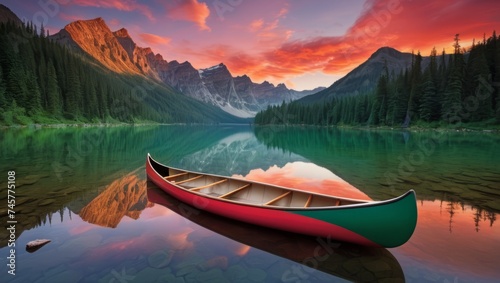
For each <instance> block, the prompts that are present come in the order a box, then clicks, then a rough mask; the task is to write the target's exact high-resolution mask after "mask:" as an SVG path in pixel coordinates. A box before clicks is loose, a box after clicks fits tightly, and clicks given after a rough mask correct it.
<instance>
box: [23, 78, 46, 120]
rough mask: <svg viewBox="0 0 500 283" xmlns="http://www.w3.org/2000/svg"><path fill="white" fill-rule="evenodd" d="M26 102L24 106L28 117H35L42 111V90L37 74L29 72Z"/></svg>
mask: <svg viewBox="0 0 500 283" xmlns="http://www.w3.org/2000/svg"><path fill="white" fill-rule="evenodd" d="M26 90H27V95H26V102H25V104H24V106H25V108H26V111H27V113H28V115H30V116H34V115H36V114H37V113H38V112H40V111H41V110H42V104H41V95H40V89H39V88H38V82H37V80H36V76H35V74H33V72H31V71H28V72H27V74H26Z"/></svg>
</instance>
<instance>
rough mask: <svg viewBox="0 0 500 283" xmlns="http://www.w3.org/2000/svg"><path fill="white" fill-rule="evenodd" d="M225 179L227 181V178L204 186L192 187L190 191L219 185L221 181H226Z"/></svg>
mask: <svg viewBox="0 0 500 283" xmlns="http://www.w3.org/2000/svg"><path fill="white" fill-rule="evenodd" d="M225 181H227V179H223V180H220V181H217V182H215V183H211V184H208V185H204V186H201V187H196V188H192V189H189V190H190V191H199V190H201V189H205V188H208V187H212V186H215V185H218V184H220V183H224V182H225Z"/></svg>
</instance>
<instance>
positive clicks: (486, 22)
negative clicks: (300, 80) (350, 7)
mask: <svg viewBox="0 0 500 283" xmlns="http://www.w3.org/2000/svg"><path fill="white" fill-rule="evenodd" d="M365 7H366V8H365V10H364V12H363V13H362V14H361V16H360V17H359V18H358V19H357V21H356V22H355V23H354V24H353V26H352V27H350V29H349V30H348V31H347V32H346V34H344V35H343V36H337V37H319V38H312V39H307V40H297V41H291V42H287V43H284V44H282V45H281V46H280V47H278V48H276V49H274V50H272V51H267V52H263V53H260V54H258V55H257V56H255V55H253V56H250V55H244V54H243V55H242V54H241V52H238V54H236V53H235V54H234V55H231V56H228V58H229V59H230V60H228V62H227V65H228V67H229V68H230V69H231V70H234V71H235V73H247V74H250V75H251V76H252V78H255V79H262V78H266V77H274V78H286V77H289V76H296V75H297V74H302V73H306V72H313V71H323V72H325V73H329V74H337V75H342V74H345V73H347V72H349V71H350V70H352V69H353V68H355V67H356V66H358V65H359V64H360V63H362V62H363V61H365V60H366V59H367V58H368V57H369V56H370V55H371V54H372V53H374V52H375V51H376V50H377V49H378V48H380V47H383V46H391V47H394V48H396V49H398V50H401V51H404V52H411V51H412V50H414V51H417V50H419V51H421V53H422V55H428V54H430V50H431V49H432V48H433V47H434V46H435V47H436V48H437V49H438V50H441V49H443V48H446V49H447V50H451V46H452V43H453V37H454V35H455V34H457V33H459V34H460V38H461V42H462V46H468V45H470V44H471V42H472V39H473V38H476V39H482V38H483V34H484V33H487V36H489V35H490V34H491V33H492V32H493V30H494V29H495V28H496V27H498V26H499V24H500V17H498V10H499V4H498V2H497V1H495V0H483V1H471V0H460V1H453V0H445V1H404V0H369V1H368V2H367V4H366V6H365Z"/></svg>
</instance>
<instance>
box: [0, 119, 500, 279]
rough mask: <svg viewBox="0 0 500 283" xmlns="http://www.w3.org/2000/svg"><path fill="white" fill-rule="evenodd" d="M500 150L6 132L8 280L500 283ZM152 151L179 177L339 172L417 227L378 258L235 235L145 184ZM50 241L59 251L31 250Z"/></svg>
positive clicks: (195, 130)
mask: <svg viewBox="0 0 500 283" xmlns="http://www.w3.org/2000/svg"><path fill="white" fill-rule="evenodd" d="M499 144H500V136H499V135H498V134H491V133H470V132H469V133H462V132H435V131H428V132H404V131H374V130H371V131H368V130H355V129H326V128H313V127H304V128H301V127H291V128H290V127H288V128H287V127H262V128H251V127H249V126H212V127H202V126H142V127H102V128H101V127H93V128H63V129H34V128H28V129H7V130H2V131H0V152H1V156H2V163H1V165H0V169H1V170H0V172H2V174H1V175H2V176H3V177H1V179H0V184H1V187H0V202H1V203H3V204H2V205H1V206H0V217H1V221H2V222H3V223H4V226H5V227H9V225H10V224H7V221H9V220H12V219H9V217H8V216H9V212H8V209H10V208H9V207H8V206H7V199H8V191H7V185H8V183H7V182H8V173H7V172H9V171H15V179H16V180H15V185H16V189H15V193H12V192H11V193H10V194H15V197H16V198H15V200H16V203H15V207H14V211H15V218H14V220H15V221H17V223H15V236H16V237H15V240H16V242H15V244H16V246H15V256H16V262H15V264H16V272H15V273H16V275H15V276H12V275H10V274H8V273H7V272H8V270H9V267H6V263H8V259H7V257H8V256H9V255H10V249H11V248H10V247H8V244H9V237H10V233H9V230H4V231H3V232H2V233H1V234H0V235H1V237H0V258H1V259H2V261H1V262H2V266H3V267H2V272H3V273H4V274H2V278H7V281H8V282H154V281H158V282H332V281H333V282H336V281H339V282H342V281H343V280H351V281H372V282H374V281H380V280H382V279H394V278H397V279H398V280H396V281H402V280H406V281H407V282H494V281H496V279H498V278H500V271H499V270H498V268H497V266H498V262H499V260H500V256H499V255H498V251H499V250H500V228H499V224H498V223H497V222H496V220H497V216H498V213H499V212H500V148H499V146H498V145H499ZM148 152H149V153H151V155H152V156H153V157H154V158H155V159H156V160H158V161H161V162H162V163H166V164H169V165H171V166H174V167H178V168H185V169H190V170H195V171H201V172H210V173H215V174H220V175H229V176H231V175H235V174H237V175H243V176H246V175H248V174H249V173H251V172H261V174H262V175H263V176H267V178H268V179H271V180H273V179H275V180H276V181H280V180H281V181H284V180H283V179H286V180H285V181H288V182H293V181H294V180H298V179H299V177H300V180H301V182H302V183H301V184H303V183H304V179H306V180H307V179H309V180H307V181H308V182H309V183H312V182H313V181H317V180H323V179H328V178H329V177H328V176H330V174H332V175H333V174H335V175H337V176H340V177H341V178H342V179H344V180H345V181H347V182H349V183H350V184H352V185H354V186H355V187H356V188H358V189H359V190H360V191H361V192H362V193H364V194H366V195H367V196H368V197H370V198H372V199H375V200H381V199H388V198H391V197H395V196H399V195H401V194H402V193H403V192H406V191H407V190H408V189H414V190H415V191H416V192H417V198H418V201H419V203H418V207H419V220H418V224H417V229H416V231H415V233H414V235H413V237H412V238H411V239H410V241H409V242H408V243H406V244H405V245H403V246H401V247H398V248H394V249H388V250H385V249H383V250H373V249H366V248H361V247H355V246H351V245H348V244H343V243H334V242H329V241H327V242H326V244H325V242H324V241H326V240H323V242H322V240H318V239H311V238H308V237H301V236H297V235H291V234H286V233H279V232H276V231H273V230H266V229H261V228H258V227H254V226H250V225H244V224H240V223H234V222H232V221H229V220H227V219H221V218H217V217H214V216H212V215H207V214H206V213H203V212H202V211H198V210H196V209H195V208H190V207H188V206H186V205H184V204H182V203H179V202H176V201H175V200H173V199H171V198H169V197H168V196H166V195H165V194H163V193H162V192H161V191H159V190H158V188H156V187H154V186H153V185H151V184H147V183H146V177H145V173H144V163H145V159H146V154H147V153H148ZM319 172H322V173H321V174H322V175H321V174H320V173H319ZM325 172H326V173H325ZM319 175H321V176H319ZM297 182H298V181H297ZM297 184H298V183H297ZM292 185H293V183H292ZM304 189H307V188H304ZM331 193H335V192H333V191H332V192H331ZM41 238H46V239H50V240H51V242H50V243H49V244H47V245H46V246H44V247H42V248H41V249H39V250H38V251H36V252H34V253H28V252H27V251H26V250H25V245H26V243H27V242H29V241H31V240H34V239H41ZM297 247H302V249H300V248H297ZM291 251H293V252H291ZM318 251H322V252H318ZM2 282H3V279H2Z"/></svg>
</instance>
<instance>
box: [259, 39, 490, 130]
mask: <svg viewBox="0 0 500 283" xmlns="http://www.w3.org/2000/svg"><path fill="white" fill-rule="evenodd" d="M453 47H454V53H453V54H450V55H447V54H445V52H444V51H443V52H442V53H441V54H439V55H438V54H437V51H436V50H435V49H433V50H432V52H431V54H430V58H429V59H430V60H429V63H428V64H427V66H425V68H424V67H422V56H421V54H420V53H417V54H414V55H413V60H412V64H411V66H410V67H409V68H408V69H406V70H404V71H402V72H401V73H399V74H390V73H389V71H388V70H387V68H385V71H384V72H383V74H382V75H381V76H380V78H379V80H378V83H377V86H376V88H375V89H374V90H373V91H371V92H369V93H364V94H360V95H357V96H343V97H336V98H334V99H333V100H329V101H322V102H321V103H314V104H310V103H304V102H301V101H300V100H299V101H294V102H291V103H283V104H281V105H279V106H270V107H269V108H268V109H266V110H264V111H262V112H260V113H258V114H257V116H256V117H255V123H256V124H261V125H265V124H304V125H365V126H390V127H408V126H412V125H417V126H424V127H460V126H462V125H464V123H465V124H478V125H480V126H488V125H498V124H500V92H499V89H500V38H498V37H497V35H496V33H495V32H493V35H492V36H491V37H489V38H483V39H482V40H481V41H479V42H474V43H473V45H472V47H471V48H470V49H468V50H464V49H463V48H461V47H460V39H459V35H458V34H457V35H456V36H455V39H454V44H453Z"/></svg>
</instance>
